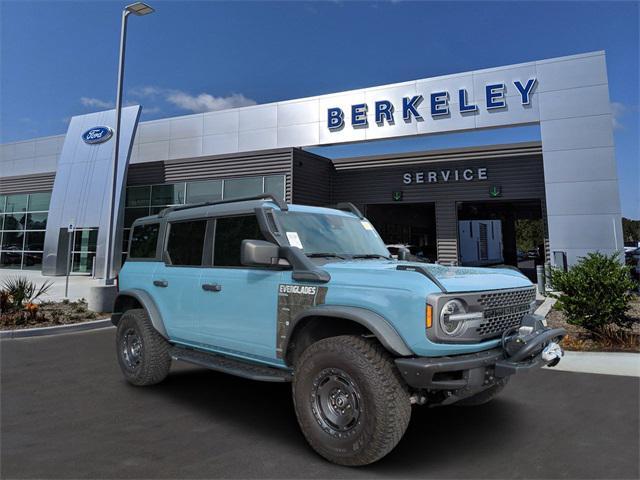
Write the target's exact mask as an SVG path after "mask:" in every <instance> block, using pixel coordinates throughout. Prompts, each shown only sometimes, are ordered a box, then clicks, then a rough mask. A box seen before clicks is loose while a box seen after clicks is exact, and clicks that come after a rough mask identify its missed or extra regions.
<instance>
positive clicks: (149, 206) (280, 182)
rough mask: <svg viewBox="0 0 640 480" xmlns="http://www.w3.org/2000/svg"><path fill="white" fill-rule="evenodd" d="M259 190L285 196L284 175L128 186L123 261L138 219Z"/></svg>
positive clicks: (237, 196) (246, 194)
mask: <svg viewBox="0 0 640 480" xmlns="http://www.w3.org/2000/svg"><path fill="white" fill-rule="evenodd" d="M260 193H272V194H274V195H276V196H277V197H278V198H284V197H285V176H284V175H269V176H255V177H242V178H228V179H222V180H200V181H194V182H180V183H172V184H161V185H143V186H132V187H127V193H126V199H125V209H124V233H123V242H122V254H123V257H122V260H123V261H124V260H125V259H126V253H127V246H128V242H129V235H130V232H131V225H132V224H133V222H134V221H135V220H136V219H138V218H141V217H146V216H147V215H155V214H156V213H158V212H160V211H161V210H163V209H164V208H167V207H172V206H175V205H184V204H185V203H186V204H192V203H202V202H215V201H218V200H227V199H234V198H239V197H248V196H251V195H258V194H260Z"/></svg>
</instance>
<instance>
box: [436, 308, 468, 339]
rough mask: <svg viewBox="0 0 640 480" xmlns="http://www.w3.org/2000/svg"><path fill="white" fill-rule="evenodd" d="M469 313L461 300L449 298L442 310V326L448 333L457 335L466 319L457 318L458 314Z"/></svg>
mask: <svg viewBox="0 0 640 480" xmlns="http://www.w3.org/2000/svg"><path fill="white" fill-rule="evenodd" d="M464 313H467V309H466V307H465V306H464V304H463V303H462V302H461V301H460V300H449V301H448V302H447V303H445V304H444V306H443V307H442V310H441V311H440V326H441V327H442V330H443V331H444V333H446V334H447V335H456V334H458V333H460V331H461V330H462V329H463V327H464V321H461V320H457V319H455V316H456V315H460V314H464ZM452 317H453V318H452Z"/></svg>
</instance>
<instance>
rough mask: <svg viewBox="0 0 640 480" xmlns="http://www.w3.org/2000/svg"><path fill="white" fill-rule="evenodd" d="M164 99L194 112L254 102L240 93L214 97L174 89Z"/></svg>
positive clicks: (210, 110)
mask: <svg viewBox="0 0 640 480" xmlns="http://www.w3.org/2000/svg"><path fill="white" fill-rule="evenodd" d="M165 99H166V100H167V102H169V103H173V104H174V105H176V106H177V107H179V108H182V109H183V110H189V111H191V112H194V113H201V112H213V111H216V110H226V109H229V108H237V107H246V106H248V105H255V104H256V101H255V100H252V99H250V98H247V97H245V96H244V95H243V94H241V93H232V94H231V95H229V96H228V97H214V96H213V95H210V94H208V93H201V94H199V95H190V94H188V93H186V92H182V91H180V90H175V91H172V92H170V93H168V94H167V96H166V97H165Z"/></svg>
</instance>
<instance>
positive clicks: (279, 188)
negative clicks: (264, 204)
mask: <svg viewBox="0 0 640 480" xmlns="http://www.w3.org/2000/svg"><path fill="white" fill-rule="evenodd" d="M264 193H272V194H274V195H275V196H276V197H278V198H284V175H273V176H271V177H264Z"/></svg>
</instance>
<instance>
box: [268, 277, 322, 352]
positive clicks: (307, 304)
mask: <svg viewBox="0 0 640 480" xmlns="http://www.w3.org/2000/svg"><path fill="white" fill-rule="evenodd" d="M326 297H327V287H314V286H311V285H287V284H280V286H279V287H278V329H277V338H276V355H277V357H278V358H282V357H283V355H284V352H283V346H284V342H285V340H286V339H287V338H288V336H289V333H290V332H289V330H290V328H291V324H292V323H293V320H294V319H295V318H296V317H297V316H298V315H299V314H300V313H302V312H304V311H305V310H307V309H308V308H311V307H314V306H316V305H322V304H323V303H324V302H325V299H326Z"/></svg>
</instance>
